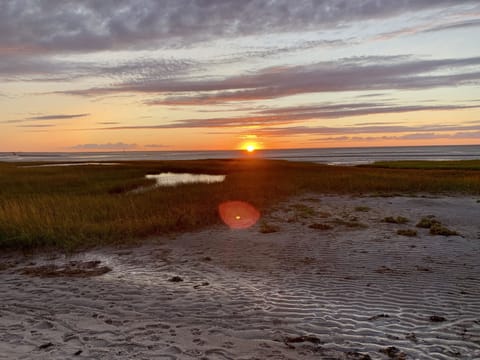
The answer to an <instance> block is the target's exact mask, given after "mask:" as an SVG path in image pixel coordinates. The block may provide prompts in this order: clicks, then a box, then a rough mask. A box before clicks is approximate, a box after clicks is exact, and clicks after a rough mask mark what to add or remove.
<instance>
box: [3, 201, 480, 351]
mask: <svg viewBox="0 0 480 360" xmlns="http://www.w3.org/2000/svg"><path fill="white" fill-rule="evenodd" d="M479 214H480V203H479V201H478V197H475V196H455V197H453V196H430V195H428V196H427V195H426V196H421V195H418V196H391V197H385V196H384V197H374V196H348V195H342V196H341V195H335V196H333V195H331V196H329V195H318V194H308V195H302V196H297V197H291V198H290V199H289V200H288V201H283V202H281V203H279V204H277V205H276V206H275V207H274V208H272V209H271V211H269V212H268V213H265V214H262V216H261V219H260V221H259V222H258V223H257V224H256V225H254V226H252V227H250V228H249V229H243V230H231V229H230V228H228V227H227V226H225V225H216V226H213V227H209V228H206V229H203V230H199V231H194V232H185V233H179V234H176V235H175V234H171V235H168V236H156V237H152V238H151V239H149V240H148V241H144V242H142V243H139V244H137V245H129V246H126V245H125V246H113V245H112V246H104V247H98V248H93V249H90V250H88V251H84V252H79V253H74V254H72V255H69V256H65V255H64V254H63V253H62V252H58V251H42V252H35V253H34V255H28V254H27V255H25V254H22V253H16V252H8V253H3V254H2V255H1V256H0V283H1V284H2V291H1V292H0V359H245V360H246V359H267V358H268V359H475V358H479V357H480V315H479V314H480V277H479V273H480V261H479V258H480V226H479V224H478V221H477V219H478V215H479ZM422 218H424V219H430V220H435V221H434V222H438V223H441V224H442V226H444V228H447V229H449V230H450V231H451V232H452V234H451V235H449V236H446V235H441V234H432V231H431V229H428V228H419V227H416V224H417V223H418V222H419V221H420V220H421V219H422ZM399 230H403V231H400V232H399ZM407 230H410V232H409V231H407ZM414 231H415V232H416V236H412V235H413V234H412V232H414ZM453 232H456V233H457V235H453ZM402 234H404V235H402ZM405 234H407V235H411V236H406V235H405Z"/></svg>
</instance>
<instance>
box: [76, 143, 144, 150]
mask: <svg viewBox="0 0 480 360" xmlns="http://www.w3.org/2000/svg"><path fill="white" fill-rule="evenodd" d="M136 148H138V145H137V144H125V143H123V142H117V143H106V144H78V145H75V146H72V147H71V149H73V150H133V149H136Z"/></svg>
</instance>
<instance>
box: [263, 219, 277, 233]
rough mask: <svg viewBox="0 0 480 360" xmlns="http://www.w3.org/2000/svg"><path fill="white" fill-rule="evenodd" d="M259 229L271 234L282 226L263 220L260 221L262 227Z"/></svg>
mask: <svg viewBox="0 0 480 360" xmlns="http://www.w3.org/2000/svg"><path fill="white" fill-rule="evenodd" d="M258 231H259V232H261V233H262V234H271V233H275V232H278V231H280V227H278V226H277V225H272V224H269V223H267V222H266V221H262V222H261V223H260V228H259V230H258Z"/></svg>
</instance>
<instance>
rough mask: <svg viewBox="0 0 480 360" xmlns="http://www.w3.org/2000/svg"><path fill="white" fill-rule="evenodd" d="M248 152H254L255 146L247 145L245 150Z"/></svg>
mask: <svg viewBox="0 0 480 360" xmlns="http://www.w3.org/2000/svg"><path fill="white" fill-rule="evenodd" d="M245 149H246V150H247V151H248V152H254V151H255V145H252V144H250V145H247V146H246V148H245Z"/></svg>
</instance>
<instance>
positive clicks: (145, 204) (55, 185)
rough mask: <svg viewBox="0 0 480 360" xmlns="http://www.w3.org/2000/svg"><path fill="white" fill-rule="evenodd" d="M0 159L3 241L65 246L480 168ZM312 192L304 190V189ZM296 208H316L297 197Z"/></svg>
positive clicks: (469, 180) (414, 186)
mask: <svg viewBox="0 0 480 360" xmlns="http://www.w3.org/2000/svg"><path fill="white" fill-rule="evenodd" d="M26 165H32V164H25V163H18V164H16V163H0V248H3V249H5V248H20V249H34V248H37V247H50V246H51V247H56V248H61V249H65V250H73V249H82V248H86V247H91V246H95V245H102V244H112V243H125V242H132V241H137V240H138V239H142V238H146V237H151V236H156V235H162V234H167V233H172V232H184V231H190V230H194V229H200V228H202V227H206V226H210V225H214V224H219V223H220V219H219V216H218V205H219V204H220V203H221V202H223V201H228V200H243V201H247V202H249V203H251V204H252V205H254V206H255V207H256V208H257V209H258V210H259V211H260V212H261V213H265V212H267V211H268V210H269V209H270V208H271V207H272V206H274V205H275V204H278V203H280V202H281V201H284V200H286V199H287V198H288V197H289V196H299V195H302V194H353V195H362V194H373V193H376V194H401V193H409V194H411V193H433V194H439V193H449V194H470V195H474V196H479V195H480V172H479V171H470V170H465V169H461V170H451V169H450V170H438V169H427V170H402V169H385V168H372V167H370V168H366V167H341V166H326V165H320V164H314V163H301V162H288V161H281V160H260V159H258V160H257V159H233V160H232V159H230V160H189V161H135V162H128V161H126V162H120V163H119V165H116V166H95V165H92V166H72V167H61V168H60V167H36V168H35V167H26ZM161 172H182V173H185V172H188V173H195V174H200V173H203V174H213V175H215V174H226V175H227V177H226V180H225V181H224V182H222V183H216V184H189V185H181V186H177V187H164V188H156V189H153V190H149V191H145V192H132V191H131V190H134V189H137V188H138V187H141V186H150V185H152V184H153V182H152V181H151V180H147V179H145V175H146V174H158V173H161ZM304 196H308V195H304ZM290 210H293V211H294V213H295V214H297V216H299V217H301V218H312V217H314V216H318V214H317V213H316V211H315V209H314V208H312V207H309V206H305V205H303V204H298V206H294V207H293V208H292V209H290Z"/></svg>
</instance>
